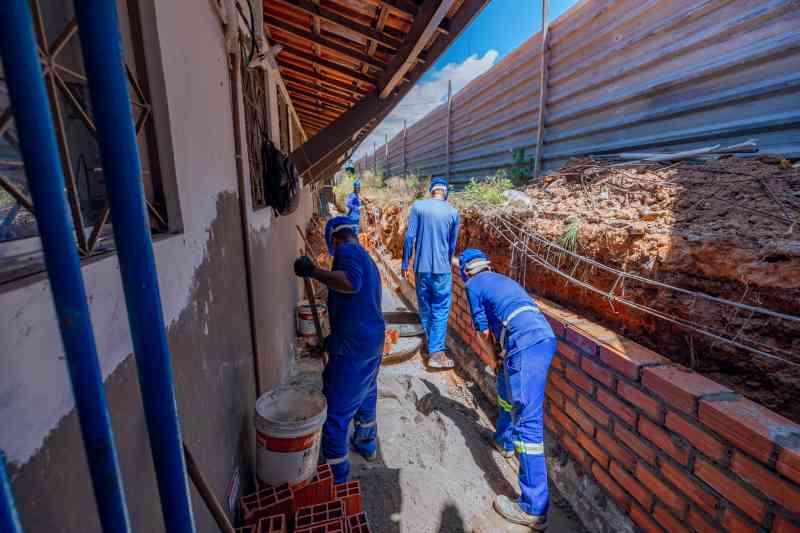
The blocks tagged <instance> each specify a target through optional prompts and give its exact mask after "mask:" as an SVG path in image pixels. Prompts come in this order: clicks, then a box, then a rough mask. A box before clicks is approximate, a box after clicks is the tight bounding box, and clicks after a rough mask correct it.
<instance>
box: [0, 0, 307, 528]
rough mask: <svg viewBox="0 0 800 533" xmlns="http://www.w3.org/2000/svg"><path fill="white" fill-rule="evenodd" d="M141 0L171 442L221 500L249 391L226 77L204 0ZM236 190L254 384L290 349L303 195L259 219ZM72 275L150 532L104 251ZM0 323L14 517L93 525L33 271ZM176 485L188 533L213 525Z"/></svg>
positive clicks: (2, 296) (115, 287)
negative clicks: (151, 58)
mask: <svg viewBox="0 0 800 533" xmlns="http://www.w3.org/2000/svg"><path fill="white" fill-rule="evenodd" d="M155 6H156V8H155V9H156V20H155V21H151V23H152V24H155V25H156V26H157V30H158V34H159V46H160V49H161V55H162V61H163V68H164V77H165V90H166V97H167V102H168V106H169V122H170V124H171V140H172V145H173V153H172V154H169V155H171V158H172V164H174V166H175V173H176V176H177V190H178V194H179V203H180V209H181V214H182V222H183V228H184V229H183V232H182V233H181V234H178V235H172V236H168V237H166V238H162V239H159V240H157V241H156V242H155V243H154V249H155V255H156V261H157V266H158V273H159V281H160V288H161V299H162V306H163V309H164V316H165V320H166V323H167V328H168V338H169V343H170V349H171V352H172V365H173V372H174V377H175V387H176V391H177V397H178V408H179V413H180V416H181V425H182V430H183V437H184V439H185V442H186V443H187V445H188V446H189V447H190V449H191V450H192V451H193V452H194V455H195V457H196V459H197V461H198V463H199V464H200V467H201V469H202V470H203V472H204V474H205V475H206V476H207V478H208V480H209V482H210V484H211V486H212V488H213V490H214V491H215V493H216V495H217V497H218V498H219V499H220V500H221V501H226V498H227V495H228V493H229V484H230V483H231V481H232V479H233V477H234V474H235V472H236V471H237V469H239V468H243V470H241V472H239V473H240V475H241V480H242V481H241V482H242V485H243V486H244V487H249V486H251V485H252V479H253V478H252V472H250V471H247V470H246V468H247V467H248V466H250V465H251V464H252V459H253V452H254V450H253V446H254V439H253V431H252V409H253V405H254V402H255V397H256V390H255V379H254V368H253V367H254V359H253V346H252V342H251V335H250V329H249V328H250V327H251V324H250V317H249V314H248V305H247V286H246V282H245V257H244V242H243V232H242V217H241V211H240V201H239V190H238V182H237V174H236V159H235V147H234V130H233V127H234V125H233V118H232V117H233V115H232V108H231V96H230V95H231V92H230V80H229V76H228V71H227V64H226V57H225V50H224V45H223V33H222V28H221V25H220V22H219V20H218V18H217V15H216V14H215V13H214V11H213V9H212V3H210V2H206V3H196V4H193V6H192V9H186V7H187V4H186V2H155ZM272 76H273V77H274V76H275V74H274V73H273V74H272ZM271 86H272V87H273V89H274V81H273V83H272V84H271ZM273 119H274V120H273V122H277V116H276V115H275V114H273ZM275 127H276V126H275V124H273V125H272V126H271V129H272V130H273V132H274V131H275ZM244 159H245V161H246V159H247V158H246V157H245V158H244ZM245 175H248V173H247V169H245ZM248 192H249V191H248ZM245 197H246V203H247V208H246V215H247V216H246V220H247V223H248V226H249V230H250V235H251V237H250V238H251V248H252V256H253V267H254V268H253V270H254V278H255V279H254V295H255V302H256V306H255V307H256V320H255V324H254V327H255V329H256V332H257V338H258V346H259V350H258V351H259V362H258V365H259V370H260V372H261V376H262V388H269V387H272V386H275V385H276V384H278V383H280V382H281V380H283V379H284V378H285V377H286V375H287V373H288V371H289V369H290V366H291V361H292V359H293V355H294V346H293V341H294V307H295V305H296V302H297V299H298V297H299V295H300V292H299V285H298V283H297V282H296V280H295V278H294V276H293V274H292V272H291V268H292V267H291V260H292V258H293V257H294V255H295V253H296V252H297V250H298V242H297V241H298V235H297V231H296V229H295V225H301V226H303V225H304V224H305V223H306V222H307V221H308V218H309V217H310V213H311V198H310V195H308V193H305V192H304V195H303V200H302V204H301V208H300V209H298V211H297V212H296V213H295V214H293V215H292V216H289V217H280V218H275V217H274V216H273V214H272V212H271V210H270V209H261V210H258V211H253V210H252V207H251V206H250V198H251V195H250V194H245ZM82 273H83V276H84V281H85V283H86V289H87V293H88V297H89V303H90V308H91V312H92V322H93V325H94V331H95V336H96V340H97V347H98V352H99V357H100V364H101V368H102V373H103V377H104V379H105V383H106V392H107V395H108V399H109V404H110V407H111V416H112V422H113V426H114V431H115V436H116V440H117V446H118V452H119V456H120V463H121V467H122V473H123V478H124V483H125V490H126V495H127V500H128V505H129V511H130V514H131V519H132V523H133V530H134V531H148V532H158V531H163V523H162V519H161V511H160V504H159V500H158V491H157V486H156V483H155V476H154V473H153V466H152V460H151V457H150V447H149V442H148V438H147V431H146V426H145V422H144V417H143V412H142V405H141V398H140V395H139V384H138V379H137V374H136V360H135V358H134V357H133V355H132V354H131V351H132V345H131V340H130V334H129V330H128V321H127V316H126V309H125V301H124V296H123V292H122V286H121V282H120V276H119V266H118V262H117V259H116V256H114V255H111V256H108V257H104V258H102V259H99V260H96V261H93V262H90V263H87V264H85V265H84V266H83V269H82ZM287 280H288V283H287ZM0 324H2V326H0V328H2V329H0V354H2V355H0V427H2V428H3V430H2V431H0V448H2V449H3V450H4V451H5V452H6V454H7V456H8V460H9V463H10V469H11V476H12V481H13V488H14V492H15V495H16V500H17V504H18V506H19V510H20V513H21V518H22V522H23V524H24V525H25V528H26V530H27V531H61V532H71V531H75V532H93V531H100V526H99V522H98V519H97V512H96V506H95V502H94V496H93V493H92V489H91V483H90V479H89V475H88V470H87V463H86V459H85V456H84V451H83V445H82V441H81V437H80V431H79V427H78V420H77V415H76V412H75V410H74V401H73V398H72V393H71V390H70V383H69V379H68V374H67V368H66V364H65V360H64V353H63V349H62V346H61V340H60V336H59V332H58V327H57V323H56V318H55V313H54V309H53V303H52V297H51V295H50V290H49V282H48V280H47V279H46V277H44V276H37V277H34V278H30V279H26V280H23V282H20V283H17V284H16V285H15V286H14V287H8V286H7V287H1V288H0ZM192 490H193V493H192V496H193V506H194V511H195V516H196V519H197V524H198V531H215V530H216V528H215V526H214V525H213V522H212V520H211V517H210V515H209V514H208V512H207V511H206V508H205V506H204V504H203V502H202V500H201V499H200V498H199V496H198V494H197V493H196V492H194V488H192Z"/></svg>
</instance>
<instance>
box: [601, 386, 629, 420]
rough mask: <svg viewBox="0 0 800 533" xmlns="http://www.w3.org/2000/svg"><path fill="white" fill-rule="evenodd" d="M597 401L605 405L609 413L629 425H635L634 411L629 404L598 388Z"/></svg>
mask: <svg viewBox="0 0 800 533" xmlns="http://www.w3.org/2000/svg"><path fill="white" fill-rule="evenodd" d="M597 401H598V402H600V403H601V404H603V405H605V406H606V408H607V409H608V410H609V411H611V412H612V413H614V414H615V415H617V416H618V417H620V418H621V419H622V420H624V421H625V422H627V423H628V424H629V425H631V426H635V425H636V418H637V414H636V410H635V409H634V408H633V407H631V406H630V405H629V404H627V403H625V402H623V401H622V400H620V399H619V398H618V397H617V396H616V395H615V394H614V393H613V392H609V391H607V390H605V389H601V388H598V389H597Z"/></svg>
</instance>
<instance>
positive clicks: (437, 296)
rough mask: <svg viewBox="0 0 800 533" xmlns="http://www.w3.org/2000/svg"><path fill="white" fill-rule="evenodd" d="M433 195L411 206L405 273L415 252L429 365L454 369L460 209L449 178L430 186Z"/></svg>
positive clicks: (421, 316) (421, 319) (407, 231)
mask: <svg viewBox="0 0 800 533" xmlns="http://www.w3.org/2000/svg"><path fill="white" fill-rule="evenodd" d="M429 191H430V193H431V196H432V197H431V198H428V199H425V200H418V201H416V202H414V204H413V205H412V206H411V212H410V213H409V215H408V229H407V230H406V238H405V242H404V244H403V264H402V268H403V274H404V275H406V276H408V274H409V267H408V264H409V260H410V259H411V255H412V252H413V255H414V274H415V279H416V285H417V306H418V307H419V316H420V321H421V322H422V327H423V329H424V330H425V335H426V336H427V337H428V355H429V358H428V366H430V367H431V368H453V366H454V364H453V360H452V359H451V358H450V357H449V356H448V355H447V354H446V353H445V337H446V335H447V320H448V318H449V316H450V304H451V303H452V300H453V298H452V285H453V274H452V270H451V260H452V258H453V256H454V254H455V251H456V241H458V226H459V217H458V211H456V210H455V208H454V207H453V206H451V205H450V204H449V203H448V202H447V193H448V184H447V180H445V179H441V178H436V179H435V180H433V181H431V185H430V188H429Z"/></svg>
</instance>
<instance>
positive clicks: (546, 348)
mask: <svg viewBox="0 0 800 533" xmlns="http://www.w3.org/2000/svg"><path fill="white" fill-rule="evenodd" d="M513 341H514V339H513V338H511V339H509V344H513ZM555 351H556V340H555V339H554V338H547V339H545V340H543V341H540V342H538V343H536V344H533V345H529V346H528V347H525V348H521V349H516V350H514V351H511V352H509V354H508V355H506V358H505V360H504V361H503V364H502V366H501V368H500V371H499V372H498V374H497V402H498V404H499V406H498V407H499V413H500V414H499V416H498V418H497V424H496V427H497V431H496V432H495V435H494V438H495V440H496V441H497V443H498V444H500V445H501V446H502V447H503V448H504V449H506V450H515V451H516V452H517V456H518V457H519V486H520V491H521V496H520V499H519V505H520V507H521V508H522V509H523V510H524V511H525V512H526V513H528V514H532V515H537V516H542V515H546V514H547V508H548V506H549V502H550V496H549V493H548V490H547V464H546V463H545V458H544V428H543V424H544V419H543V417H544V407H543V406H544V387H545V384H546V383H547V372H548V370H549V369H550V362H551V361H552V359H553V355H554V354H555Z"/></svg>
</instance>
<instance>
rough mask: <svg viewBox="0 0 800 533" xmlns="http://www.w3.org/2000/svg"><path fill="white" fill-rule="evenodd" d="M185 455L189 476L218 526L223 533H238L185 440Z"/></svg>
mask: <svg viewBox="0 0 800 533" xmlns="http://www.w3.org/2000/svg"><path fill="white" fill-rule="evenodd" d="M183 456H184V457H185V458H186V470H187V471H188V472H189V477H190V478H191V479H192V483H194V486H195V488H197V492H199V493H200V496H201V497H202V498H203V501H204V502H206V507H208V511H209V512H210V513H211V516H213V517H214V521H215V522H216V523H217V526H219V529H220V531H222V532H223V533H236V531H235V530H234V529H233V526H232V525H231V522H230V520H228V516H227V515H226V514H225V510H224V509H223V508H222V505H220V503H219V502H218V501H217V498H216V496H214V493H213V492H212V490H211V487H209V486H208V483H207V482H206V479H205V478H204V477H203V474H202V473H201V472H200V469H199V468H198V466H197V463H196V462H195V461H194V457H192V454H191V452H190V451H189V448H187V447H186V443H185V442H184V443H183Z"/></svg>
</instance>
